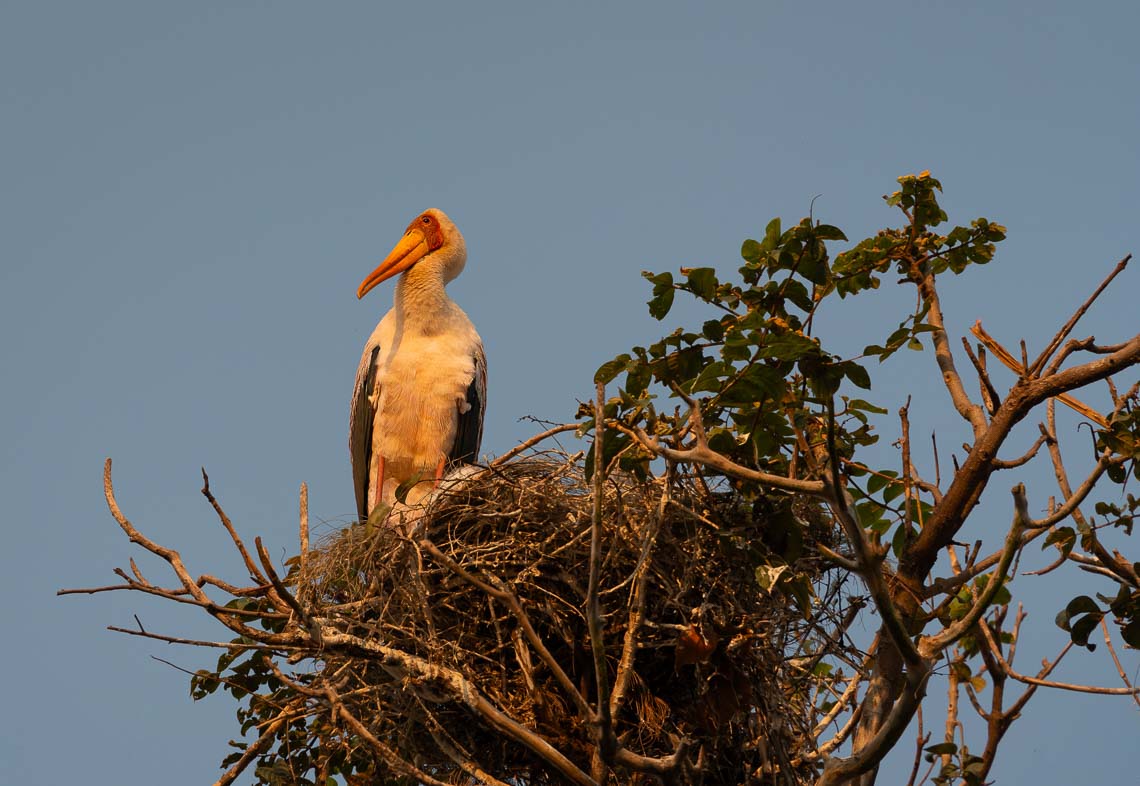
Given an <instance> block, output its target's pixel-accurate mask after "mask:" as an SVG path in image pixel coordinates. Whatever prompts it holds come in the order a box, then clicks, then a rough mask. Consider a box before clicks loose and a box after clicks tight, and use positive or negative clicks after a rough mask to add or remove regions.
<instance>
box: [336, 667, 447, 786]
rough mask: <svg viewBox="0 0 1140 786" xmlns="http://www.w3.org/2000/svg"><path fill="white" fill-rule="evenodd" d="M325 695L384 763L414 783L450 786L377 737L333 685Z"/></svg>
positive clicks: (337, 715)
mask: <svg viewBox="0 0 1140 786" xmlns="http://www.w3.org/2000/svg"><path fill="white" fill-rule="evenodd" d="M325 695H326V696H327V697H328V701H329V706H330V708H331V709H332V714H333V715H334V716H335V717H340V718H341V719H342V720H344V722H345V723H347V724H348V726H349V727H350V728H351V729H352V731H353V732H354V733H355V734H356V736H358V737H360V738H361V739H362V740H364V741H365V742H367V743H368V744H369V746H371V747H372V749H373V750H374V751H376V753H378V754H379V755H380V757H381V758H382V759H383V760H384V763H385V764H387V765H388V766H389V767H391V768H392V769H393V770H395V771H396V772H398V773H399V774H401V775H403V776H405V777H408V778H411V779H412V781H413V782H414V783H425V784H428V786H449V784H447V783H446V782H444V781H441V780H436V779H435V778H433V777H431V776H430V775H428V774H427V773H426V772H423V771H422V770H421V769H420V768H419V767H416V766H415V765H414V764H412V763H410V762H407V761H404V759H403V758H401V757H400V754H398V753H397V752H396V751H394V750H393V749H392V748H389V747H388V746H387V745H385V744H384V743H383V742H381V741H380V740H379V739H377V738H376V735H374V734H373V733H372V732H370V731H369V730H368V727H367V726H365V725H364V724H363V723H361V722H360V720H359V719H358V718H357V717H356V716H355V715H353V714H352V713H351V712H349V711H348V709H347V708H346V707H345V706H344V704H343V702H341V700H340V697H339V696H338V695H337V692H336V689H335V688H333V687H332V686H331V685H329V686H326V687H325Z"/></svg>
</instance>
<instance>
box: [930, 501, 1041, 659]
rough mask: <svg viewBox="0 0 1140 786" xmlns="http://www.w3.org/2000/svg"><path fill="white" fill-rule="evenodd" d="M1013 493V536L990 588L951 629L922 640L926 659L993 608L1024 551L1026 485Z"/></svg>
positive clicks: (945, 629) (1011, 535) (1007, 544)
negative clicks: (995, 598) (1022, 536)
mask: <svg viewBox="0 0 1140 786" xmlns="http://www.w3.org/2000/svg"><path fill="white" fill-rule="evenodd" d="M1012 492H1013V504H1014V515H1013V523H1012V524H1011V525H1010V528H1009V533H1008V534H1007V535H1006V536H1005V544H1004V546H1003V547H1002V550H1001V558H1000V559H999V560H998V565H997V568H996V569H995V570H994V572H993V574H992V575H991V576H990V580H989V581H988V582H986V588H985V589H984V590H983V591H982V593H981V595H980V596H979V597H978V598H977V599H976V600H975V601H974V605H973V606H971V607H970V610H969V611H968V612H966V614H965V616H963V617H962V619H960V620H958V621H957V622H955V623H954V624H952V625H950V626H949V627H948V628H943V630H942V631H941V632H940V633H937V634H935V635H933V636H923V637H922V639H920V640H919V643H918V651H919V652H920V653H922V654H923V656H925V657H932V656H934V655H936V654H938V653H939V652H941V651H942V650H944V649H946V647H949V646H950V645H951V644H953V643H954V642H956V641H957V640H958V639H960V638H962V636H964V635H966V633H968V632H969V631H970V629H971V628H973V627H974V625H975V624H977V622H978V621H979V620H980V619H981V618H982V615H983V614H985V613H986V611H987V610H988V609H989V607H990V604H991V603H992V602H993V599H994V597H995V596H996V595H997V593H998V591H999V590H1000V589H1001V587H1002V584H1003V583H1004V582H1005V578H1006V574H1007V573H1008V571H1009V566H1010V565H1011V564H1012V563H1013V558H1014V556H1015V555H1016V554H1017V552H1018V551H1019V550H1020V549H1021V533H1022V531H1023V530H1024V529H1025V528H1026V525H1027V524H1028V523H1029V522H1030V518H1029V503H1028V501H1027V500H1026V498H1025V484H1023V483H1018V484H1017V485H1016V486H1014V487H1013V489H1012Z"/></svg>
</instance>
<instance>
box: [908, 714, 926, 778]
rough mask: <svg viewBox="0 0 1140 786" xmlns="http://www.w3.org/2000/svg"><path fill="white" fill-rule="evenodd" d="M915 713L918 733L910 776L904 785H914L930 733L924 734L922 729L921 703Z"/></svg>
mask: <svg viewBox="0 0 1140 786" xmlns="http://www.w3.org/2000/svg"><path fill="white" fill-rule="evenodd" d="M917 715H918V735H917V737H916V739H915V745H914V764H913V765H912V766H911V768H910V777H909V778H907V780H906V786H914V779H915V778H917V777H918V768H919V767H920V766H922V749H923V748H925V747H926V743H928V742H930V733H929V732H927V733H925V734H924V733H923V729H922V705H919V707H918V713H917ZM924 780H925V779H924Z"/></svg>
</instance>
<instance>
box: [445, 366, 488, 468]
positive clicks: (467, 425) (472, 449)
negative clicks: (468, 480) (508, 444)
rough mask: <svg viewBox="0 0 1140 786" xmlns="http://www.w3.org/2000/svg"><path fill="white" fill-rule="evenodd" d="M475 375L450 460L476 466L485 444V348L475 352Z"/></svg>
mask: <svg viewBox="0 0 1140 786" xmlns="http://www.w3.org/2000/svg"><path fill="white" fill-rule="evenodd" d="M473 359H474V361H475V375H474V376H473V377H472V378H471V384H470V385H468V386H467V411H466V412H460V413H459V423H458V425H457V427H456V429H455V442H454V444H453V445H452V446H451V453H450V454H448V457H447V458H448V460H449V461H454V462H460V463H464V464H474V463H475V462H477V461H478V460H479V445H480V444H481V443H482V442H483V412H484V410H485V409H486V401H487V358H486V356H485V355H484V354H483V347H482V346H479V347H478V349H477V350H476V352H475V357H474V358H473Z"/></svg>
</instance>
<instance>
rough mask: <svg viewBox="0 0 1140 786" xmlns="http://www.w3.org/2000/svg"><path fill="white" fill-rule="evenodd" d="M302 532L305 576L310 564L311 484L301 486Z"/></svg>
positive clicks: (302, 567)
mask: <svg viewBox="0 0 1140 786" xmlns="http://www.w3.org/2000/svg"><path fill="white" fill-rule="evenodd" d="M300 507H301V511H300V514H301V515H300V518H301V523H300V530H301V533H300V535H301V575H304V574H305V569H306V567H307V566H308V563H309V484H308V483H302V484H301V503H300Z"/></svg>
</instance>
